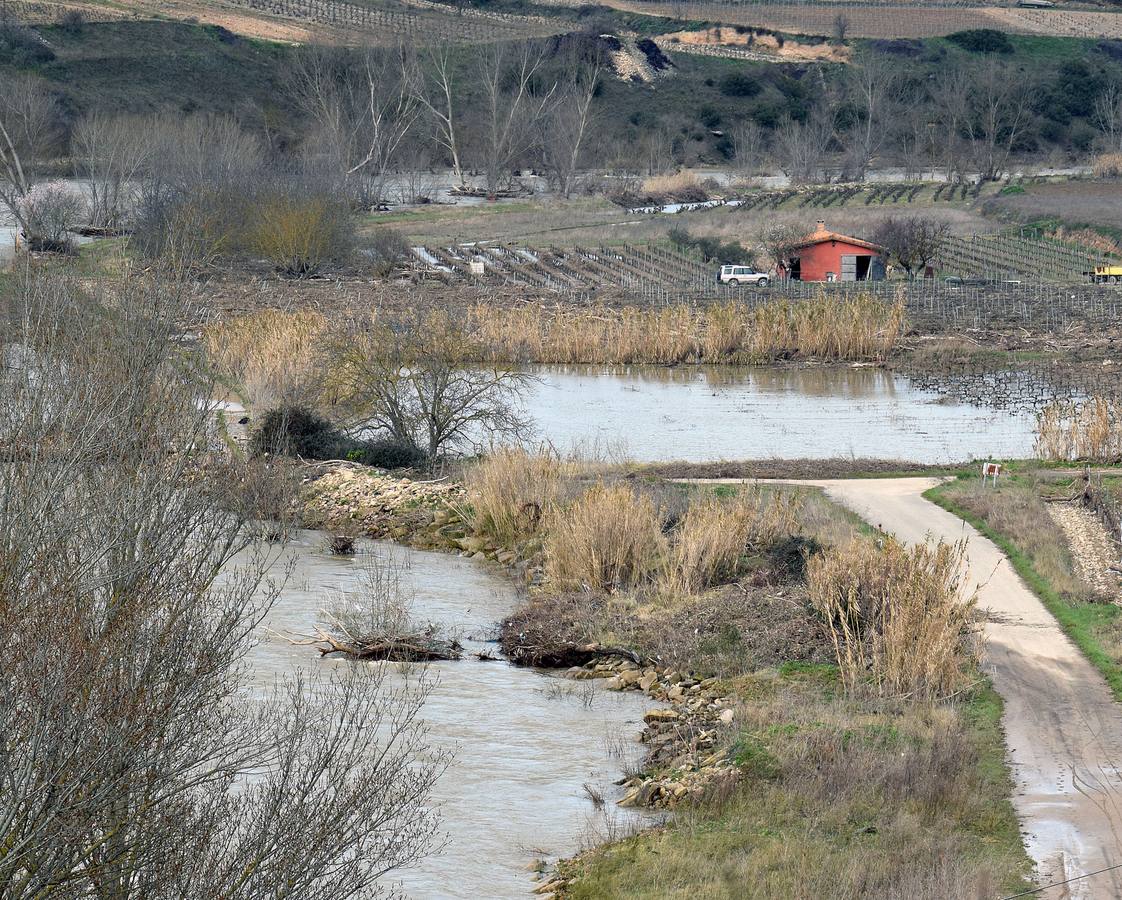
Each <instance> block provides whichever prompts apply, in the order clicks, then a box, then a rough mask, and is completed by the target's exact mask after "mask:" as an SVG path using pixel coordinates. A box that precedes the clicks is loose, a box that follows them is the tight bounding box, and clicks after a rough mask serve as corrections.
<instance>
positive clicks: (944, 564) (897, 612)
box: [807, 538, 976, 699]
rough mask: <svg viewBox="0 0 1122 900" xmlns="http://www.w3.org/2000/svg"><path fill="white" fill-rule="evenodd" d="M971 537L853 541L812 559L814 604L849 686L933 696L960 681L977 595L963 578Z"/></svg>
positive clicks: (886, 693) (948, 691)
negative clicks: (915, 541)
mask: <svg viewBox="0 0 1122 900" xmlns="http://www.w3.org/2000/svg"><path fill="white" fill-rule="evenodd" d="M965 554H966V545H965V543H964V542H960V543H957V544H947V543H944V542H943V541H939V542H938V543H933V542H931V541H928V542H927V543H924V544H918V545H916V546H914V547H912V548H910V549H908V548H905V547H904V546H903V545H902V544H900V543H899V542H898V541H897V540H895V539H894V538H887V539H885V541H884V542H883V544H882V545H879V546H878V545H876V544H873V543H871V542H869V541H867V540H862V539H858V540H855V541H852V542H851V543H850V544H848V545H847V546H845V547H842V548H841V549H838V550H831V551H827V552H825V553H820V554H818V555H817V556H815V557H813V558H812V559H811V560H810V562H809V563H808V565H807V583H808V585H809V588H810V596H811V600H812V602H813V603H814V606H815V609H817V610H818V612H819V613H820V614H821V615H822V617H823V619H824V620H825V622H826V627H827V629H828V630H829V633H830V637H831V640H832V641H833V644H834V651H835V654H836V656H837V661H838V667H839V669H840V671H841V676H842V680H843V682H844V683H845V686H846V688H847V689H848V690H849V691H850V692H856V691H859V690H860V689H861V688H863V687H865V686H866V685H870V686H871V687H872V688H873V689H874V690H875V692H876V693H877V694H879V695H881V696H908V697H913V698H921V699H934V698H939V697H945V696H948V695H950V694H952V693H953V692H954V691H955V690H956V689H957V688H958V687H959V686H960V684H961V681H962V676H963V671H964V666H963V660H964V658H965V657H967V656H968V655H969V653H970V651H971V649H972V648H971V642H970V636H969V634H970V633H969V626H970V622H971V617H972V613H973V609H974V604H975V600H976V597H975V595H973V594H968V593H967V591H966V585H965V581H964V561H965Z"/></svg>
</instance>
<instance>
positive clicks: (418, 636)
mask: <svg viewBox="0 0 1122 900" xmlns="http://www.w3.org/2000/svg"><path fill="white" fill-rule="evenodd" d="M286 640H288V641H289V643H292V644H297V645H302V646H313V647H315V648H316V649H317V650H319V652H320V655H321V656H330V655H331V654H333V653H343V654H346V655H347V656H350V657H352V658H354V659H362V660H386V661H389V662H433V661H435V660H446V659H460V658H461V657H462V656H463V649H464V648H463V646H462V645H461V644H460V642H459V641H457V640H454V639H449V638H445V637H441V635H440V634H439V633H438V631H437V629H436V627H435V626H433V625H428V626H426V627H425V628H423V629H421V630H419V631H415V632H410V633H401V634H386V633H374V634H354V633H352V632H351V630H349V629H348V628H346V627H345V626H344V625H342V624H341V623H340V622H338V621H332V622H331V623H330V625H316V626H315V636H314V637H305V638H286Z"/></svg>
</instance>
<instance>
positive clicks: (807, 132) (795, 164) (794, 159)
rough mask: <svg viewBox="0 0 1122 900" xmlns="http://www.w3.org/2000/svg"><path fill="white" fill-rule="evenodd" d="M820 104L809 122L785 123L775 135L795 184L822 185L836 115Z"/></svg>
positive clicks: (792, 120) (785, 165)
mask: <svg viewBox="0 0 1122 900" xmlns="http://www.w3.org/2000/svg"><path fill="white" fill-rule="evenodd" d="M828 105H829V104H827V103H820V104H818V105H817V106H815V107H814V109H812V110H811V113H810V115H809V116H807V119H806V121H805V122H798V121H796V120H794V119H792V118H790V117H788V118H786V119H784V120H783V122H782V123H781V124H780V126H779V128H778V130H777V131H776V135H775V148H776V152H777V154H778V156H779V160H780V164H781V165H782V166H783V171H784V172H786V173H787V175H788V176H790V178H791V180H792V181H796V182H807V181H818V180H820V179H821V178H822V177H823V167H824V163H825V159H826V151H827V149H829V146H830V142H831V141H832V140H833V138H834V114H833V111H832V110H831V109H827V108H826V106H828Z"/></svg>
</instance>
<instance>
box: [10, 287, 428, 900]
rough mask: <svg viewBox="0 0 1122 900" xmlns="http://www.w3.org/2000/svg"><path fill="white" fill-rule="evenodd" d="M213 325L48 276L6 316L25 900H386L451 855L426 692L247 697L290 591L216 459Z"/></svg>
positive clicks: (358, 676) (15, 853)
mask: <svg viewBox="0 0 1122 900" xmlns="http://www.w3.org/2000/svg"><path fill="white" fill-rule="evenodd" d="M102 290H103V289H102ZM197 321H198V319H197V316H196V314H195V313H194V312H193V311H192V310H191V309H190V308H189V307H188V306H186V305H185V304H184V303H183V301H182V292H181V291H179V290H178V289H176V288H175V286H174V285H171V284H167V283H157V282H127V283H125V284H124V285H120V286H117V287H115V288H114V289H113V291H112V292H106V293H88V292H81V291H79V289H78V288H76V287H75V285H73V284H71V283H68V282H66V281H62V280H41V279H40V280H31V281H27V282H25V283H23V284H22V285H21V286H19V288H18V289H17V292H16V296H15V297H14V298H13V303H12V304H11V305H10V306H9V307H7V308H6V309H5V315H4V318H3V319H2V320H0V329H2V330H3V334H2V335H0V346H2V347H3V363H4V365H3V368H2V370H0V411H2V415H0V422H2V424H0V463H2V468H0V554H2V556H3V560H4V563H3V565H2V566H0V633H3V635H4V641H5V651H4V677H3V679H0V783H2V784H3V786H4V787H3V790H2V791H0V822H2V823H3V835H4V839H3V841H0V894H2V895H3V896H4V897H5V898H10V900H25V898H27V900H30V898H32V897H43V896H59V897H98V898H110V897H112V898H119V900H131V898H138V900H139V898H157V900H163V898H168V900H171V898H180V897H198V898H208V900H209V898H213V900H217V898H220V897H263V896H269V897H279V898H292V900H295V898H312V900H320V898H322V900H327V898H332V897H363V896H377V895H379V894H380V893H383V892H384V890H383V889H381V888H379V886H378V883H377V879H378V878H379V877H380V876H382V875H383V874H384V873H386V872H388V871H390V870H392V869H394V868H396V867H397V866H400V865H408V864H410V863H412V862H413V861H415V860H416V859H417V858H418V856H419V855H420V854H422V853H424V852H425V850H426V849H427V848H429V847H431V846H432V844H433V842H434V840H435V838H436V822H435V820H434V818H433V816H432V814H430V813H428V812H427V811H426V801H427V798H428V793H429V789H430V787H431V785H432V783H433V780H434V778H435V777H436V775H437V773H438V772H439V771H440V770H441V768H442V766H443V764H444V760H443V758H442V757H440V756H439V755H436V756H434V755H432V754H431V753H429V752H428V751H427V749H426V739H425V731H424V728H423V726H421V725H420V723H419V719H418V715H419V710H420V704H421V702H422V701H423V698H424V687H423V686H421V687H420V688H419V689H414V688H411V687H409V686H408V685H405V684H404V683H398V682H396V681H395V680H394V676H393V675H391V674H390V673H388V672H381V673H378V672H372V671H368V670H367V669H365V668H363V669H352V670H347V671H344V672H341V673H340V674H338V675H337V676H336V677H334V678H324V677H314V678H297V679H291V680H289V681H287V683H285V684H283V685H282V686H281V687H280V688H279V689H278V690H276V691H268V692H266V693H265V696H264V697H262V696H260V694H261V691H260V690H259V689H253V690H251V688H250V685H249V684H247V682H246V680H245V677H244V676H245V669H244V663H245V661H246V655H247V653H248V651H249V650H250V648H251V646H252V644H253V643H254V641H255V638H254V634H255V631H256V628H257V625H258V623H259V621H260V620H261V618H262V616H263V615H264V614H265V612H266V611H267V609H268V607H269V604H270V603H271V602H272V599H273V597H274V596H275V593H276V585H275V584H273V585H270V583H269V582H268V581H267V580H266V581H263V579H262V576H263V573H264V572H265V571H266V569H267V567H268V565H269V563H270V561H271V560H270V558H269V556H268V555H267V554H266V552H265V550H264V549H263V548H262V547H261V546H260V545H258V544H256V542H255V538H254V533H253V531H252V530H248V529H246V528H245V524H246V522H245V515H246V514H247V513H248V509H247V508H246V507H243V506H241V505H240V504H239V503H238V502H235V497H234V496H232V495H235V494H237V492H238V491H237V486H238V484H239V478H238V473H239V470H238V464H236V463H233V462H229V461H226V462H224V461H223V457H220V456H215V455H214V453H213V452H212V450H211V448H212V446H213V434H212V422H213V410H212V409H211V408H210V407H209V404H207V403H206V402H200V400H201V399H202V398H206V397H208V396H211V395H210V393H209V390H210V389H211V387H212V385H211V384H210V383H209V382H208V380H207V379H206V377H205V375H204V373H203V369H202V367H201V365H200V364H199V363H198V362H197V361H196V360H195V359H194V357H193V355H192V354H191V352H190V351H189V350H187V349H186V348H185V347H184V346H183V345H182V342H181V341H180V340H179V335H180V333H181V328H182V327H183V326H184V325H188V326H190V325H192V324H194V323H197ZM255 690H256V692H257V694H258V697H257V698H255V697H254V696H253V694H254V691H255Z"/></svg>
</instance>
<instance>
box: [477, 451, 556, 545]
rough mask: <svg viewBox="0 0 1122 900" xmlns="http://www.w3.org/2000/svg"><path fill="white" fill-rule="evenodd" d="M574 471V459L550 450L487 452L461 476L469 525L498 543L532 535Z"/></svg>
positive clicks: (508, 543)
mask: <svg viewBox="0 0 1122 900" xmlns="http://www.w3.org/2000/svg"><path fill="white" fill-rule="evenodd" d="M572 474H573V464H572V463H569V462H566V461H565V460H564V459H562V458H561V456H560V455H559V454H558V453H556V452H555V451H553V450H550V449H546V448H543V449H540V450H537V451H530V450H526V449H524V448H522V447H500V448H498V449H496V450H493V451H491V452H490V453H488V454H487V456H485V457H484V458H483V459H482V460H481V461H480V462H479V463H477V464H476V465H474V466H472V467H471V468H470V469H468V470H467V472H466V474H465V476H464V485H465V487H466V488H467V492H468V497H469V498H470V500H471V514H470V515H471V524H472V528H473V529H474V531H475V533H476V534H477V535H479V536H480V537H485V538H489V539H490V540H491V541H493V542H494V543H495V544H496V545H498V546H500V547H513V546H515V545H517V544H519V543H520V542H522V541H524V540H526V539H528V538H531V537H533V536H534V535H535V534H536V533H537V532H538V530H539V527H540V525H541V521H542V518H543V517H544V516H546V515H547V514H548V513H549V512H550V511H551V510H552V509H553V508H554V507H555V505H556V504H557V502H558V500H559V498H560V497H561V494H562V492H563V490H564V488H565V484H566V479H567V478H568V477H569V476H571V475H572Z"/></svg>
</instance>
